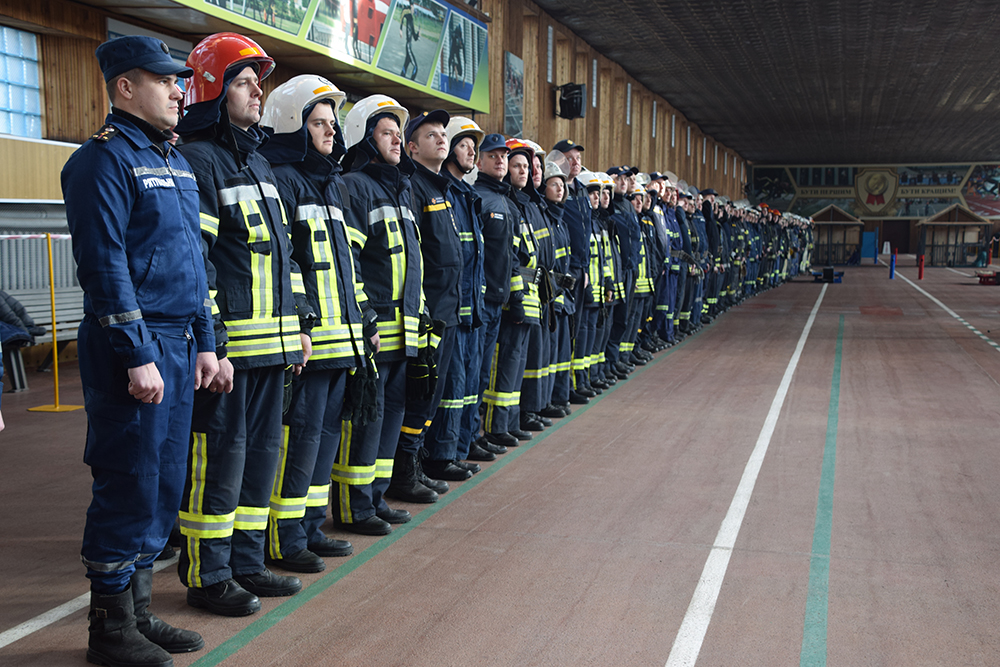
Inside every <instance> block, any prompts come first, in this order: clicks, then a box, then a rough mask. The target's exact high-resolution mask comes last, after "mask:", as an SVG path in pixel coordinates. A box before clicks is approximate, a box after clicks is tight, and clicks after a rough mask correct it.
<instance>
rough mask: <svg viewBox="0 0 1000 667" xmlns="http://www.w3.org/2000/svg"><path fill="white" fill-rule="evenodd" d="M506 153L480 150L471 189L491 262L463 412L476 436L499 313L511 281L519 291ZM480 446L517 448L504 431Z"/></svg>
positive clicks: (495, 138)
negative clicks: (473, 378) (473, 377)
mask: <svg viewBox="0 0 1000 667" xmlns="http://www.w3.org/2000/svg"><path fill="white" fill-rule="evenodd" d="M508 153H510V149H509V148H507V140H506V139H505V138H504V136H503V135H502V134H488V135H486V137H485V138H484V139H483V141H482V145H481V146H480V147H479V161H478V162H477V166H478V167H479V174H478V176H477V178H476V184H475V189H476V193H477V194H478V195H479V196H480V198H481V203H482V208H481V213H480V221H481V222H482V230H483V246H484V248H485V249H486V252H487V253H489V257H490V261H489V262H485V263H484V273H485V278H486V291H485V292H484V293H483V327H482V329H481V331H480V335H479V350H480V355H481V356H480V360H481V365H480V368H479V391H478V393H477V397H476V401H475V403H472V404H470V405H467V406H466V407H465V410H466V412H468V413H470V414H469V415H468V419H469V420H470V421H471V423H472V424H474V427H473V429H472V432H473V433H475V432H477V431H478V430H479V424H480V421H481V419H480V416H479V406H480V405H481V404H483V403H484V402H485V397H486V391H487V388H488V386H489V384H490V374H491V373H490V371H491V369H492V367H493V356H494V351H495V348H496V343H497V338H498V337H499V334H500V325H501V321H502V319H503V307H504V305H505V304H506V303H507V301H508V300H509V299H510V298H511V287H512V285H513V283H514V279H515V275H516V276H517V284H518V287H519V288H520V286H521V285H522V283H521V279H520V274H519V272H518V265H517V260H516V259H515V257H514V230H515V228H518V227H519V224H520V222H519V221H520V213H519V212H518V208H517V203H516V202H515V201H514V193H513V191H512V190H511V187H510V185H509V184H507V183H505V182H503V179H504V177H506V176H507V168H508ZM518 297H519V298H520V297H521V295H520V294H519V295H518ZM464 419H466V417H465V416H464V415H463V420H464ZM484 440H485V441H486V442H488V443H489V444H491V445H493V446H494V447H497V448H506V447H516V446H517V444H518V440H517V438H515V437H514V436H513V435H510V434H509V433H507V432H506V431H497V432H490V431H489V429H484Z"/></svg>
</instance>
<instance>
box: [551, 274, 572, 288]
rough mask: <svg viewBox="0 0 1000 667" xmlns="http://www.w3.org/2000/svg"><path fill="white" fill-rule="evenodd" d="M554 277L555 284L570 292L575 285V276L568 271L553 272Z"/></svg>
mask: <svg viewBox="0 0 1000 667" xmlns="http://www.w3.org/2000/svg"><path fill="white" fill-rule="evenodd" d="M552 275H553V276H555V279H556V285H557V286H559V287H561V288H563V289H564V290H566V291H567V292H572V291H573V288H574V287H576V278H574V277H573V276H571V275H570V274H568V273H553V274H552Z"/></svg>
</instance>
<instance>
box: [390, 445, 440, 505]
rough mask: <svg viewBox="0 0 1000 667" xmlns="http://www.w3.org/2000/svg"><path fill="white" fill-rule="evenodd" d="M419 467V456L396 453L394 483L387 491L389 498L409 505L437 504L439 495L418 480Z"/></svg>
mask: <svg viewBox="0 0 1000 667" xmlns="http://www.w3.org/2000/svg"><path fill="white" fill-rule="evenodd" d="M417 465H419V462H418V461H417V454H415V453H408V452H404V451H401V450H397V451H396V458H395V460H394V461H393V463H392V481H390V482H389V488H388V489H386V491H385V495H386V497H387V498H392V499H394V500H402V501H404V502H408V503H425V504H426V503H434V502H437V499H438V494H437V493H436V492H434V491H432V490H431V489H429V488H427V487H426V486H424V485H423V484H421V483H420V481H419V480H418V479H417V468H416V467H417Z"/></svg>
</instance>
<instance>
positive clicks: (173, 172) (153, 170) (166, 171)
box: [132, 167, 197, 180]
mask: <svg viewBox="0 0 1000 667" xmlns="http://www.w3.org/2000/svg"><path fill="white" fill-rule="evenodd" d="M132 173H133V174H135V175H136V176H137V177H139V178H141V177H143V176H180V177H181V178H190V179H191V180H197V179H196V178H195V176H194V174H193V173H192V172H190V171H184V170H183V169H171V168H170V167H135V168H134V169H132Z"/></svg>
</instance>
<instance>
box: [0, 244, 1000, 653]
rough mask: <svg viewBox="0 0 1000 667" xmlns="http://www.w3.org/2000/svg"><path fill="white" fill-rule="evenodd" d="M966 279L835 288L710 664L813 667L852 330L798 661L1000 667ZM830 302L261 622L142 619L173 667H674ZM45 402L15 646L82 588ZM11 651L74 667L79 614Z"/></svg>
mask: <svg viewBox="0 0 1000 667" xmlns="http://www.w3.org/2000/svg"><path fill="white" fill-rule="evenodd" d="M902 264H907V266H903V265H902ZM904 278H908V279H910V280H911V281H913V283H914V284H916V285H919V287H920V288H921V289H923V290H925V291H927V292H928V293H929V294H931V295H932V296H933V297H936V298H937V299H938V300H940V301H941V302H942V303H943V304H944V305H945V306H946V307H948V308H949V309H950V310H951V311H953V312H954V313H955V314H956V315H958V316H959V317H961V318H963V320H964V322H962V321H959V320H957V319H955V317H953V316H952V315H951V314H949V313H948V312H946V311H945V310H943V309H942V308H941V307H940V306H939V305H937V304H935V303H934V302H933V301H932V300H930V299H929V298H928V297H927V296H925V295H924V294H921V293H920V292H919V291H918V290H917V289H915V288H914V287H913V286H912V285H911V284H908V283H907V282H906V281H905V280H904ZM976 282H977V281H976V279H975V277H974V271H973V270H971V269H959V270H948V269H942V268H929V269H927V271H926V276H925V279H924V280H923V281H919V282H918V281H917V271H916V268H914V267H911V266H909V265H908V263H907V262H906V261H905V260H901V265H900V266H899V267H898V275H897V277H896V279H894V280H889V279H888V269H886V268H885V267H882V266H877V267H876V266H871V265H868V266H862V267H852V268H848V269H847V270H846V273H845V276H844V282H843V283H841V284H832V285H829V286H828V287H827V290H826V293H825V295H824V297H823V302H822V305H821V308H820V309H819V311H818V314H817V316H816V320H815V322H814V324H813V327H812V330H811V332H810V335H809V337H808V339H807V341H806V343H805V346H804V348H803V350H802V356H801V358H800V360H799V364H798V367H797V369H796V371H795V374H794V376H793V377H792V381H791V385H790V388H789V392H788V396H787V399H786V400H785V403H784V406H783V408H782V410H781V412H780V416H779V418H778V420H777V423H776V425H775V429H774V433H773V436H772V438H771V440H770V445H769V448H768V450H767V454H766V457H765V458H764V460H763V465H762V467H761V469H760V473H759V476H758V477H757V480H756V486H755V487H754V489H753V494H752V496H751V497H750V501H749V505H748V507H747V511H746V514H745V516H744V518H743V522H742V525H741V528H740V532H739V537H738V539H737V541H736V547H735V549H734V550H733V552H732V555H731V559H730V561H729V566H728V569H727V571H726V573H725V578H724V580H723V583H722V586H721V590H720V592H719V596H718V601H717V603H716V606H715V609H714V613H713V614H712V616H711V622H710V624H709V625H708V629H707V632H706V633H705V636H704V641H703V642H702V644H701V647H700V654H699V656H698V659H697V664H699V665H713V666H730V665H738V666H758V665H759V666H761V667H764V666H767V667H774V666H785V665H798V664H800V652H801V650H802V644H803V636H804V634H808V633H809V632H810V630H814V629H815V627H813V626H812V625H810V622H807V620H806V618H805V609H806V603H807V598H808V597H809V596H810V594H811V592H810V561H811V555H812V554H811V551H812V548H813V546H812V545H813V537H814V531H815V530H816V516H817V515H816V510H817V503H818V493H819V488H820V482H821V471H822V460H823V452H824V448H825V447H826V445H827V442H826V438H827V432H828V423H829V417H830V414H829V413H830V399H831V389H832V386H833V378H834V360H835V355H836V346H837V341H838V328H839V327H840V322H841V319H843V337H842V341H841V343H842V347H841V357H840V360H841V365H840V376H839V379H840V393H839V411H838V413H837V415H836V416H837V429H836V440H835V446H836V463H835V467H834V478H835V481H834V494H833V505H832V507H833V512H832V522H831V523H830V538H831V539H830V554H829V558H828V562H829V581H828V587H826V588H824V589H823V590H816V589H815V588H814V590H813V591H812V595H814V596H815V595H820V594H821V597H822V598H823V599H825V600H826V605H825V609H826V612H827V619H828V621H827V623H826V626H825V627H826V646H825V655H826V661H825V662H824V663H820V662H814V663H803V664H817V665H818V664H826V663H828V664H830V665H851V666H854V665H880V666H881V665H893V666H895V665H899V666H904V665H905V666H914V665H928V666H929V665H948V666H957V665H996V664H1000V634H998V633H997V631H996V630H995V627H996V619H997V618H1000V609H998V607H1000V596H998V587H1000V571H998V568H997V567H996V562H997V560H998V558H1000V530H998V529H1000V492H998V491H997V484H996V480H997V479H998V478H1000V447H998V446H997V444H996V432H997V427H998V423H1000V419H998V416H1000V407H998V400H997V398H998V387H1000V382H998V381H1000V351H998V348H997V347H996V346H995V345H991V343H990V340H992V341H995V342H1000V287H990V286H980V285H978V284H976ZM822 288H823V287H822V285H820V284H818V283H813V282H811V281H806V280H804V279H800V280H797V281H794V282H791V283H788V284H785V285H783V286H781V287H779V288H777V289H774V290H770V291H768V292H766V293H764V294H761V295H759V296H757V297H755V298H753V299H751V300H749V301H747V302H746V303H745V304H743V305H742V306H739V307H737V308H734V309H733V310H731V311H730V312H728V313H726V314H724V315H722V316H721V317H720V318H719V319H718V320H717V321H716V322H714V323H713V324H712V325H711V326H709V327H707V328H706V329H705V330H704V331H702V332H701V333H699V334H698V335H697V336H694V337H692V338H690V339H688V340H687V341H685V342H684V343H683V344H682V345H680V346H678V347H675V348H672V349H671V350H669V351H668V352H663V353H660V354H659V355H657V358H656V360H655V361H654V362H653V363H652V364H650V365H649V366H647V367H645V368H643V369H641V370H640V371H638V372H636V373H635V374H633V375H632V376H631V378H630V379H629V380H628V381H627V382H623V383H619V385H618V386H617V387H616V388H615V389H614V390H613V391H611V392H608V393H606V394H605V395H604V396H602V397H601V398H600V399H599V400H597V401H595V402H593V403H592V404H591V405H589V406H587V407H586V408H585V409H578V410H577V411H576V412H575V413H574V415H573V416H572V417H570V418H568V419H564V420H561V422H557V425H556V427H554V428H552V429H550V430H549V431H548V432H546V433H545V434H544V436H543V437H541V438H537V439H536V440H535V441H533V442H531V443H529V444H528V445H527V446H525V447H520V448H518V449H516V450H512V451H511V453H510V454H508V455H506V456H504V457H501V459H499V460H498V461H497V462H495V463H492V464H486V465H485V466H484V472H483V473H480V474H479V475H477V476H476V477H475V478H473V480H470V481H468V482H464V483H461V484H453V485H452V488H453V490H452V491H451V492H449V493H448V494H447V495H445V496H443V498H442V501H441V502H440V503H438V504H437V505H430V506H405V507H407V509H410V510H411V511H413V512H415V520H414V522H413V523H411V524H408V525H407V526H405V527H403V528H402V529H397V530H396V531H395V533H394V534H393V535H391V536H389V537H386V538H380V539H376V538H363V537H358V536H352V537H351V538H350V539H351V540H352V542H354V544H355V554H354V556H352V557H350V558H347V559H328V560H327V566H328V569H327V571H326V572H324V573H321V574H318V575H305V576H304V577H303V580H304V582H305V583H306V585H307V588H306V590H305V591H304V592H303V593H302V594H300V595H299V596H296V597H293V598H289V599H287V600H276V599H270V600H264V609H263V611H262V612H261V613H260V614H257V615H256V616H253V617H249V618H241V619H226V618H221V617H215V616H211V615H208V614H206V613H204V612H201V611H198V610H194V609H190V608H188V607H187V606H186V604H185V602H184V589H183V588H182V587H181V586H180V584H179V583H178V580H177V577H176V574H175V572H174V570H173V568H170V567H168V568H167V569H166V570H164V571H162V572H160V573H158V574H157V575H156V576H155V586H156V594H155V596H154V609H155V611H157V612H158V613H159V614H160V616H162V617H163V618H165V619H166V620H168V621H170V622H174V623H176V624H180V625H184V626H186V627H190V628H193V629H197V630H199V631H200V632H202V633H203V634H204V636H205V639H206V643H207V647H206V649H205V650H203V651H201V652H199V653H195V654H190V655H184V656H175V661H176V664H177V665H192V664H199V665H216V664H224V665H230V666H237V665H238V666H256V665H261V666H263V665H421V666H422V665H428V666H431V665H433V666H435V667H439V666H446V665H456V666H460V665H498V666H499V665H560V666H561V665H664V664H666V662H667V660H668V658H669V657H670V654H671V649H672V646H673V643H674V639H675V636H676V635H677V633H678V629H679V628H680V626H681V623H682V622H683V620H684V618H685V613H686V612H687V610H688V605H689V603H690V601H691V597H692V593H693V592H694V590H695V587H696V586H697V585H698V580H699V577H700V576H701V573H702V568H703V567H704V565H705V561H706V558H707V556H708V554H709V551H710V549H711V547H712V544H713V542H714V541H715V539H716V534H717V533H718V531H719V527H720V524H721V523H722V520H723V517H724V516H725V515H726V512H727V510H728V508H729V506H730V503H731V502H732V499H733V495H734V493H735V492H736V488H737V485H738V484H739V482H740V479H741V476H742V475H743V472H744V468H745V466H746V464H747V460H748V457H749V456H750V453H751V451H752V450H753V448H754V446H755V443H756V442H757V440H758V436H759V434H760V432H761V428H762V426H763V425H764V422H765V418H766V416H767V413H768V410H769V408H770V407H771V403H772V400H773V399H774V396H775V393H776V391H777V390H778V386H779V384H780V382H781V378H782V375H783V374H784V372H785V369H786V366H787V365H788V363H789V359H790V358H791V357H792V353H793V351H794V349H795V345H796V343H797V341H798V340H799V337H800V335H801V334H802V331H803V328H804V326H805V324H806V321H807V318H808V317H809V313H810V311H811V310H812V308H813V306H814V304H815V303H816V300H817V297H818V296H819V294H820V291H821V289H822ZM973 329H975V330H976V331H978V332H979V333H978V334H977V333H976V332H975V331H973ZM987 339H989V340H987ZM63 378H64V382H63V386H62V396H61V398H62V400H63V402H66V403H80V402H82V397H81V395H80V388H79V379H78V377H77V376H76V369H75V367H73V366H70V367H69V368H64V369H63ZM30 382H31V385H32V391H31V392H30V393H27V394H18V395H12V394H5V395H4V399H3V412H4V417H5V419H6V421H7V425H8V430H7V431H5V432H3V433H2V434H0V470H2V471H3V473H4V483H3V485H2V487H0V498H2V500H3V504H4V507H5V511H4V513H3V516H4V517H5V519H4V521H5V527H6V530H4V531H2V533H0V567H2V571H3V572H5V573H6V574H7V576H6V577H5V578H4V579H3V581H2V582H0V598H2V599H3V600H4V604H3V605H0V632H3V631H6V630H9V629H11V628H15V627H18V626H20V624H22V623H25V622H28V621H31V619H34V618H35V617H37V616H38V615H40V614H42V613H44V612H46V611H48V610H50V609H52V608H54V607H56V606H58V605H60V604H63V603H65V602H67V601H69V600H72V599H73V598H76V597H78V596H80V595H82V594H84V593H86V591H87V582H86V580H85V578H84V577H83V574H84V570H83V567H82V565H80V562H79V556H78V552H79V541H80V535H81V531H82V524H83V517H84V512H85V510H86V506H87V503H88V499H89V473H88V470H87V468H86V466H85V465H84V464H83V463H82V450H83V439H84V435H85V432H86V421H85V415H84V413H83V412H82V411H81V412H75V413H66V414H45V413H29V412H26V411H25V409H26V408H27V407H29V406H31V405H37V404H41V403H51V402H52V396H51V379H50V376H47V375H38V376H36V375H34V374H32V375H31V377H30ZM328 528H330V527H329V526H328ZM330 532H331V533H334V531H333V530H332V528H330ZM338 536H340V537H345V535H338ZM3 637H4V635H0V664H3V665H12V666H13V665H18V666H20V665H25V666H27V665H32V666H34V665H46V666H49V665H82V664H84V653H85V647H86V640H87V633H86V612H85V611H83V610H79V611H76V612H74V613H72V614H70V615H69V616H67V617H65V618H63V619H61V620H57V621H55V622H54V623H52V624H50V625H46V626H44V627H41V628H40V629H38V630H37V631H35V632H32V633H31V634H28V635H27V636H25V637H23V638H21V639H18V640H17V641H13V642H10V643H7V644H6V645H4V640H3Z"/></svg>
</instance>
